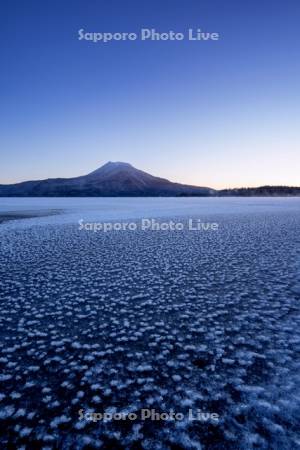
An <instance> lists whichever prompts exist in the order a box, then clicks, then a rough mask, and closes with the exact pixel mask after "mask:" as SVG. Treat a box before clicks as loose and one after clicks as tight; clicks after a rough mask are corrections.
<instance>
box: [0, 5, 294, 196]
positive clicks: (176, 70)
mask: <svg viewBox="0 0 300 450" xmlns="http://www.w3.org/2000/svg"><path fill="white" fill-rule="evenodd" d="M2 15H3V17H4V19H5V20H3V24H2V26H1V29H0V34H1V36H0V38H1V39H0V46H1V61H2V69H1V71H0V90H1V101H0V169H1V170H0V183H14V182H19V181H25V180H30V179H44V178H53V177H72V176H79V175H83V174H86V173H89V172H91V171H92V170H95V169H96V168H97V167H100V166H101V165H103V164H105V163H106V162H107V161H124V162H129V163H130V164H132V165H133V166H135V167H137V168H139V169H142V170H144V171H146V172H149V173H152V174H153V175H156V176H160V177H164V178H168V179H170V180H172V181H178V182H181V183H187V184H194V185H199V186H209V187H212V188H225V187H239V186H259V185H265V184H273V185H298V186H299V185H300V177H299V167H300V149H299V147H300V145H299V144H300V138H299V134H300V58H299V50H300V38H299V31H298V30H299V22H300V3H299V1H298V0H286V1H283V0H282V1H281V0H280V1H279V0H252V1H251V2H241V1H239V0H228V1H227V2H224V1H223V0H187V1H185V2H183V1H182V0H164V1H163V2H162V1H160V0H152V1H151V2H148V1H140V0H127V1H126V2H124V1H122V0H111V1H110V2H107V1H104V0H90V1H89V2H88V3H87V2H86V1H84V0H72V1H71V0H64V1H63V2H61V1H59V0H52V1H51V2H50V1H49V2H40V1H38V0H28V1H26V2H23V1H21V0H11V1H8V0H4V1H3V3H2ZM81 28H84V29H85V30H86V31H94V32H104V31H106V32H119V31H121V32H135V33H137V34H138V33H139V30H140V29H141V28H156V29H157V30H159V31H161V32H167V31H169V30H174V31H176V32H183V33H185V34H186V33H187V30H188V28H193V29H196V28H201V29H202V30H203V31H209V32H218V33H219V34H220V40H219V41H215V42H193V41H189V40H188V39H184V40H183V41H141V40H140V39H137V40H136V41H124V42H122V41H120V42H110V43H107V44H104V43H92V42H88V41H79V40H78V30H79V29H81Z"/></svg>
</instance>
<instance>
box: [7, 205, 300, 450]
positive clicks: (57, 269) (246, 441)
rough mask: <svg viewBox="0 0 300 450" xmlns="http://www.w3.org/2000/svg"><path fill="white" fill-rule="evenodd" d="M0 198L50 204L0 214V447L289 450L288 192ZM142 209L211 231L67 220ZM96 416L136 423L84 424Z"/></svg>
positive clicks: (295, 438) (298, 260)
mask: <svg viewBox="0 0 300 450" xmlns="http://www.w3.org/2000/svg"><path fill="white" fill-rule="evenodd" d="M0 205H1V206H0V215H2V217H5V216H7V215H9V214H11V215H15V216H18V215H19V216H22V215H24V214H28V215H30V216H33V215H35V214H41V213H45V214H49V213H53V212H54V213H55V214H56V215H49V216H45V217H32V218H29V219H24V217H23V218H22V219H20V220H10V221H7V222H4V223H2V224H1V225H0V302H1V310H0V373H1V374H0V427H1V432H0V443H1V445H2V447H3V448H24V447H25V446H27V447H28V448H45V449H46V448H49V449H51V448H59V449H84V448H96V449H97V448H114V449H119V448H120V449H121V448H122V449H123V448H124V449H128V450H129V449H134V448H139V449H140V448H141V449H149V450H150V449H158V450H160V449H170V450H172V449H175V448H176V449H182V450H185V449H199V450H200V449H212V450H218V449H221V448H222V449H237V450H239V449H241V450H246V449H247V450H248V449H257V448H259V449H266V450H267V449H274V450H279V449H280V450H290V449H294V448H295V449H296V448H299V446H300V434H299V423H300V396H299V392H300V237H299V228H300V227H299V225H300V199H298V198H226V199H225V198H209V199H208V198H177V199H175V198H147V199H129V198H128V199H119V198H105V199H95V198H87V199H77V198H76V199H75V198H71V199H55V198H53V199H51V198H50V199H48V198H47V199H36V198H30V199H11V198H10V199H3V198H2V199H0ZM144 217H145V218H162V219H163V220H169V219H173V220H176V221H182V222H184V221H186V220H188V219H189V218H194V219H197V218H200V219H201V220H203V221H204V222H206V221H209V222H212V221H213V222H216V223H218V225H219V227H218V230H216V231H212V230H208V231H201V232H197V231H193V232H190V231H189V230H188V229H186V228H185V229H184V230H182V231H173V232H169V231H156V232H152V231H151V232H144V231H141V230H140V229H137V230H136V231H134V232H132V231H122V232H119V231H112V232H109V233H103V232H97V233H94V232H90V231H86V230H80V229H79V227H78V223H77V222H78V220H80V219H83V220H85V221H109V220H123V219H132V220H135V221H139V220H140V219H142V218H144ZM143 409H147V410H150V409H154V410H155V411H156V412H158V413H169V412H170V411H175V412H176V413H178V414H181V416H182V419H178V420H177V419H176V420H167V421H166V420H157V421H156V420H152V419H147V420H142V418H141V417H140V412H141V410H143ZM190 411H192V413H193V416H194V417H195V416H196V415H197V411H202V412H204V413H207V414H217V416H218V420H215V419H213V418H212V417H211V416H207V417H208V419H206V420H191V419H190V413H189V412H190ZM104 413H107V414H113V413H122V414H124V415H125V416H126V415H128V414H129V413H132V414H136V415H137V419H136V420H130V419H126V420H112V421H106V422H105V421H103V420H100V419H99V420H98V421H95V422H93V421H91V420H90V417H92V416H91V414H104ZM99 417H100V416H99Z"/></svg>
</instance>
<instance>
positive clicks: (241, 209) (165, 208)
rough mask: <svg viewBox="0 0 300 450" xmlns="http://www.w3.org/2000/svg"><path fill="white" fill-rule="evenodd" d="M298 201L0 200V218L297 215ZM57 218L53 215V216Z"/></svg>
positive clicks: (70, 219) (41, 220) (57, 219)
mask: <svg viewBox="0 0 300 450" xmlns="http://www.w3.org/2000/svg"><path fill="white" fill-rule="evenodd" d="M299 210H300V198H299V197H291V198H281V197H276V198H270V197H263V198H257V197H256V198H238V197H230V198H199V197H198V198H195V197H189V198H91V197H90V198H0V217H1V216H5V215H7V214H8V213H9V214H10V215H15V216H18V215H22V214H24V215H26V214H28V215H29V216H30V215H34V214H53V213H55V216H52V215H49V216H46V217H42V218H39V219H37V218H36V219H30V223H39V224H51V223H71V222H77V221H78V220H79V219H81V218H83V219H84V220H117V219H131V218H132V219H134V218H142V217H171V216H172V217H177V216H180V217H187V216H200V217H202V216H203V217H204V216H205V215H211V214H228V213H229V214H230V213H249V214H251V213H256V212H279V211H283V212H284V211H295V212H297V211H299ZM56 214H57V215H56Z"/></svg>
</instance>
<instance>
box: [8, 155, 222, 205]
mask: <svg viewBox="0 0 300 450" xmlns="http://www.w3.org/2000/svg"><path fill="white" fill-rule="evenodd" d="M214 193H215V191H214V190H213V189H210V188H207V187H197V186H189V185H185V184H179V183H172V182H171V181H169V180H166V179H164V178H158V177H155V176H153V175H150V174H148V173H146V172H143V171H142V170H138V169H136V168H135V167H133V166H132V165H131V164H128V163H124V162H108V163H107V164H105V165H104V166H102V167H100V168H99V169H97V170H94V171H93V172H91V173H89V174H87V175H84V176H80V177H75V178H49V179H47V180H38V181H25V182H22V183H17V184H9V185H3V184H2V185H0V197H119V196H124V197H127V196H128V197H137V196H153V197H155V196H165V197H173V196H192V195H195V196H209V195H214Z"/></svg>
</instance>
